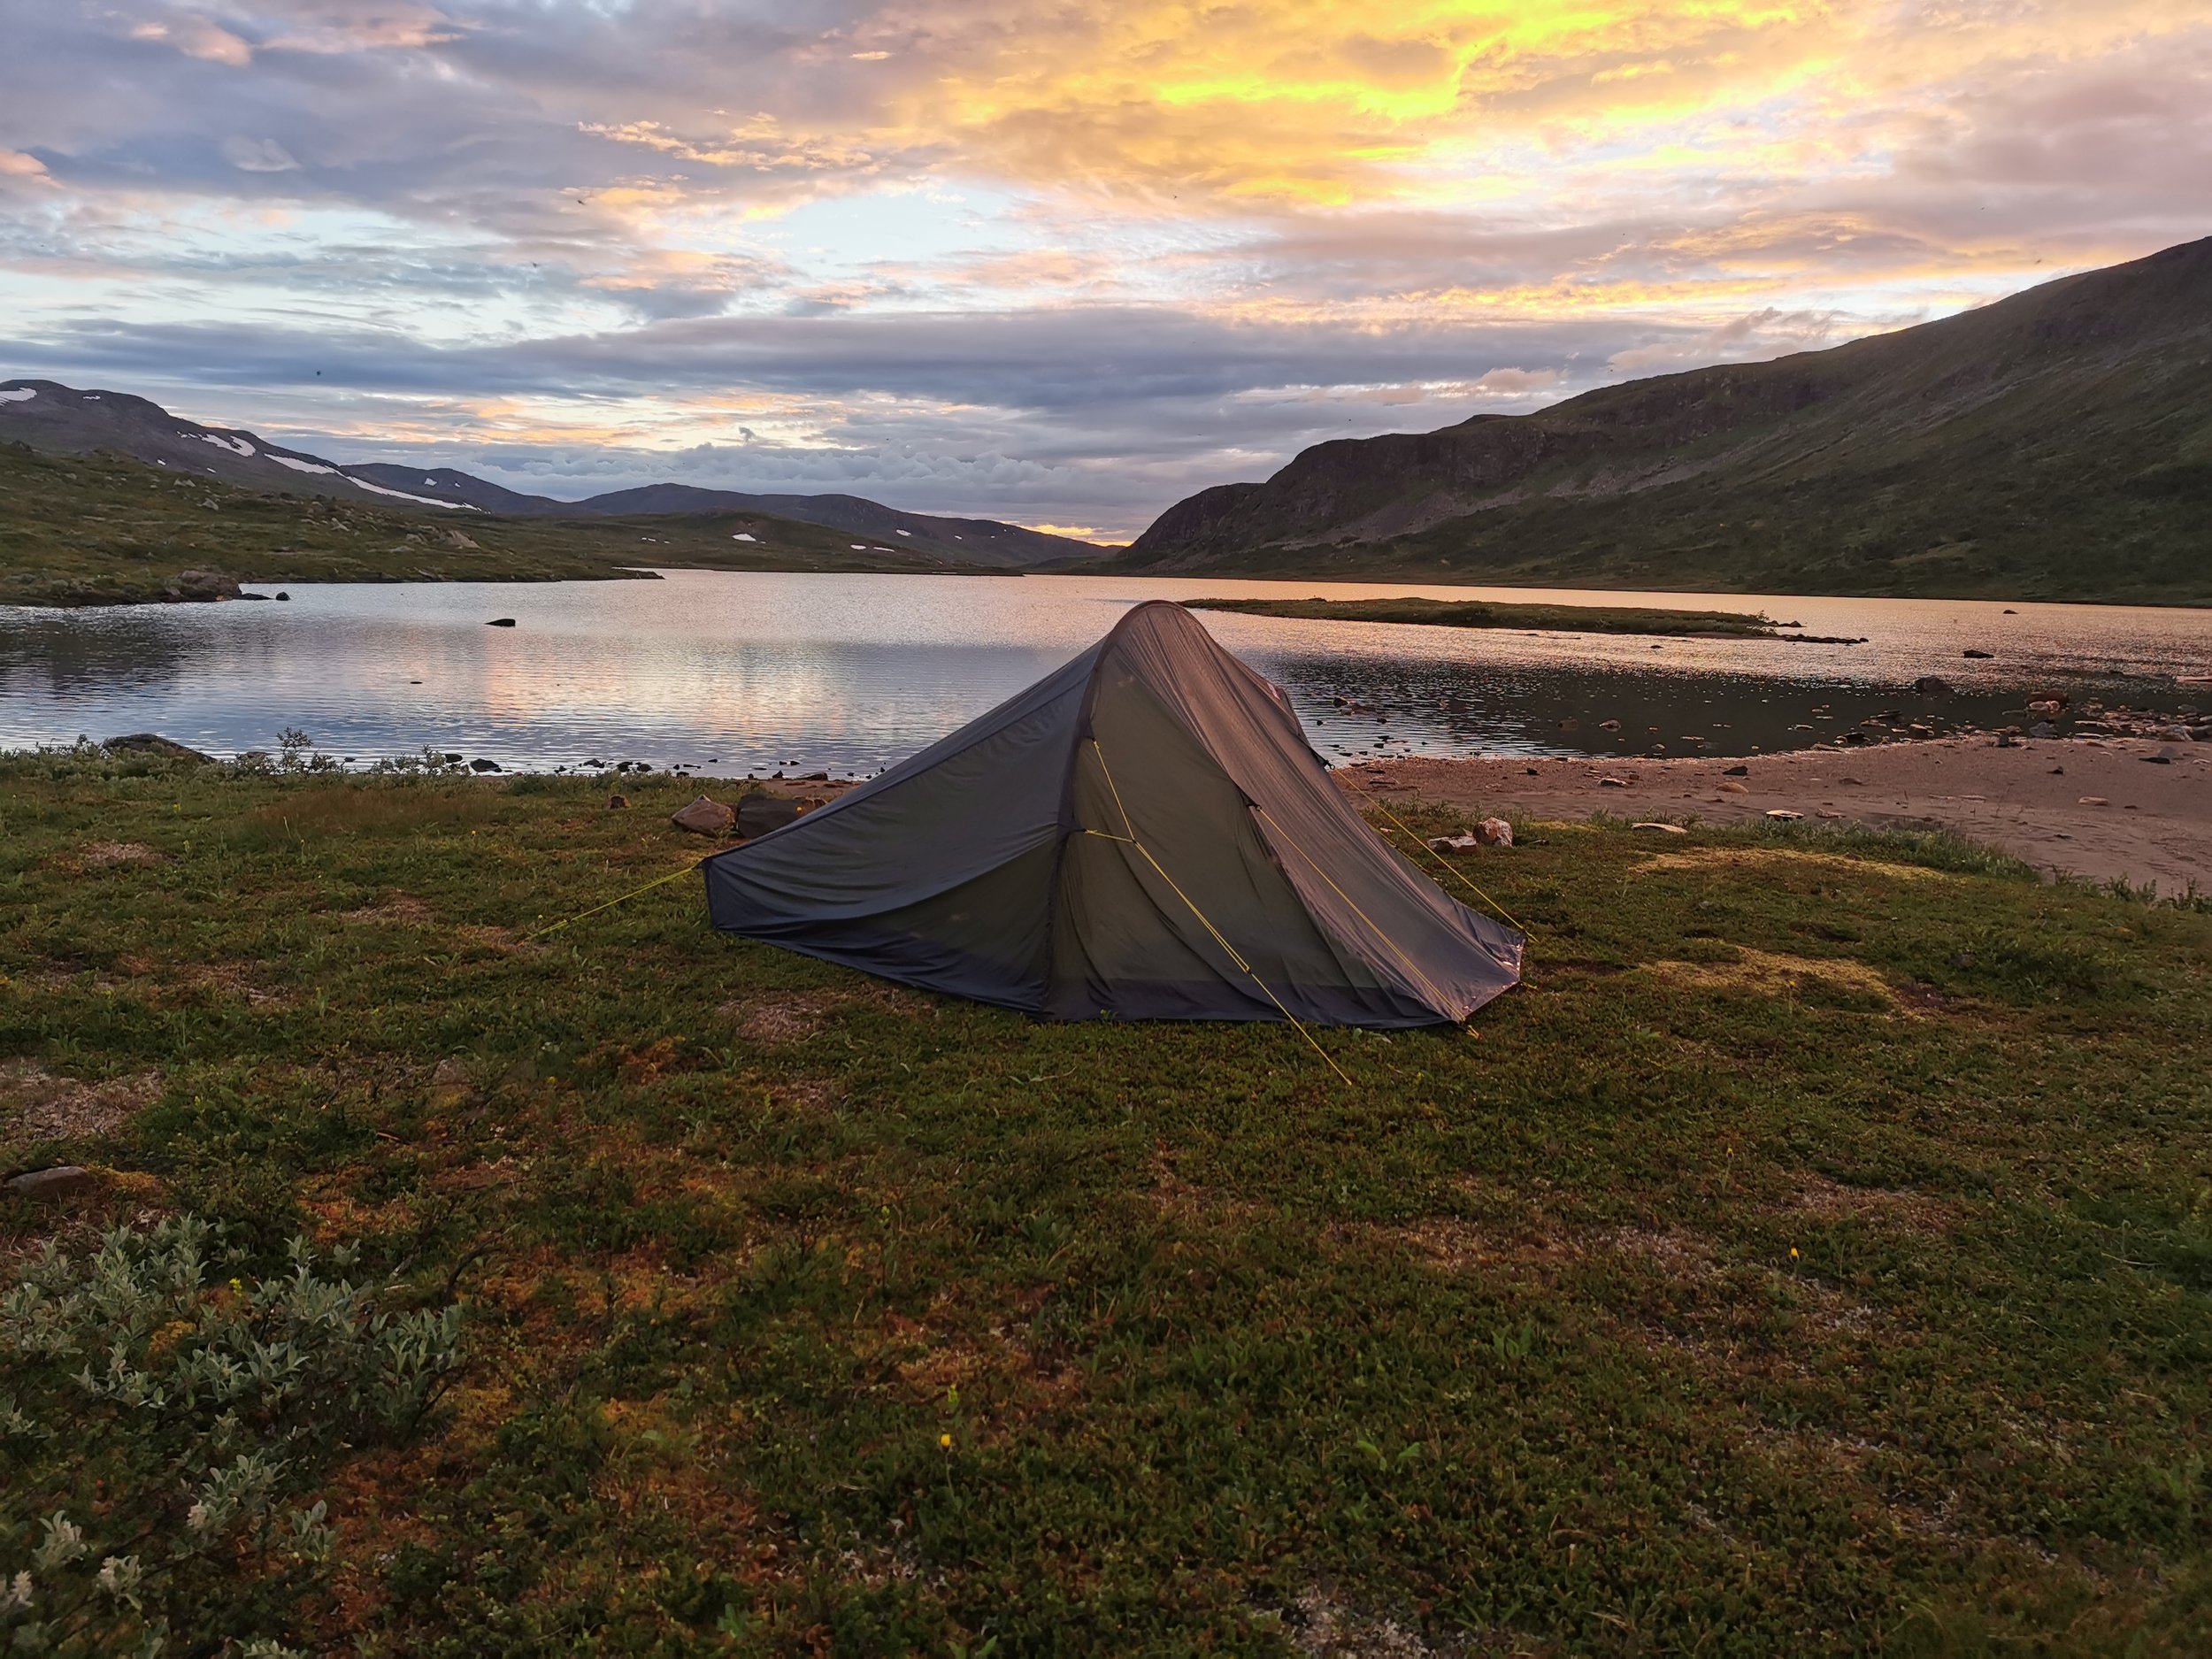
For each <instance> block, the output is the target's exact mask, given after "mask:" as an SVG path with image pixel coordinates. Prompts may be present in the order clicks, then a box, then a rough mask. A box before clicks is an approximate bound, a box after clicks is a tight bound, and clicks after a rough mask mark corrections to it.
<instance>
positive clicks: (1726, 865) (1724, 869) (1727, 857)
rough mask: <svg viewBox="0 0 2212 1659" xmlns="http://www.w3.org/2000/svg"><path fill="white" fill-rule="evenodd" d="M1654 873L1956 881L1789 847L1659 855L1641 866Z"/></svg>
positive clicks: (1915, 868) (1913, 867)
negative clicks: (1796, 873)
mask: <svg viewBox="0 0 2212 1659" xmlns="http://www.w3.org/2000/svg"><path fill="white" fill-rule="evenodd" d="M1640 868H1641V869H1644V870H1646V871H1651V870H1694V871H1700V872H1706V873H1708V874H1712V875H1731V876H1733V875H1747V874H1753V873H1756V872H1760V871H1769V872H1771V871H1777V870H1803V871H1807V872H1818V873H1820V874H1824V875H1861V876H1881V877H1884V878H1886V879H1889V880H1892V881H1956V880H1958V879H1960V878H1959V877H1957V876H1955V875H1953V874H1952V873H1951V872H1949V871H1947V870H1929V869H1924V868H1923V867H1922V866H1921V865H1919V864H1885V863H1883V862H1882V861H1880V860H1879V859H1875V858H1853V857H1850V856H1847V855H1846V854H1843V853H1807V852H1797V851H1794V850H1793V849H1790V848H1786V847H1693V848H1690V849H1686V850H1685V851H1682V852H1678V853H1659V854H1655V856H1652V857H1649V858H1647V859H1646V860H1645V861H1644V862H1643V864H1641V866H1640Z"/></svg>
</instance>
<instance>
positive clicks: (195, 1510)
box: [184, 1503, 208, 1532]
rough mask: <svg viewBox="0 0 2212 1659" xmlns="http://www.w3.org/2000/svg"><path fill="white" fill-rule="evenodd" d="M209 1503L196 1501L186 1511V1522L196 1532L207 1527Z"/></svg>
mask: <svg viewBox="0 0 2212 1659" xmlns="http://www.w3.org/2000/svg"><path fill="white" fill-rule="evenodd" d="M207 1520H208V1516H207V1505H205V1504H204V1503H196V1504H194V1505H193V1506H192V1507H191V1509H188V1510H187V1511H186V1512H185V1517H184V1524H185V1525H187V1526H188V1527H190V1528H191V1529H192V1530H193V1531H194V1532H204V1531H205V1530H206V1529H207Z"/></svg>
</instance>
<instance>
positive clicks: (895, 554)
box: [0, 443, 964, 605]
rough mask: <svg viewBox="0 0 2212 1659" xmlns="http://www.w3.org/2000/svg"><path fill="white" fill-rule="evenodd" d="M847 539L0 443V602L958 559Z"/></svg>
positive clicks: (803, 530) (712, 518)
mask: <svg viewBox="0 0 2212 1659" xmlns="http://www.w3.org/2000/svg"><path fill="white" fill-rule="evenodd" d="M740 535H743V536H745V537H747V538H749V539H748V540H746V541H739V540H738V539H737V538H738V537H739V536H740ZM852 540H853V538H852V537H851V536H850V535H849V534H846V533H845V532H843V531H841V530H827V529H824V528H823V527H821V526H818V525H810V524H801V523H799V522H797V521H796V520H795V519H790V518H773V517H771V516H769V515H767V514H764V513H754V512H678V513H645V514H638V515H634V516H627V517H605V518H581V517H580V518H500V517H496V516H495V515H493V514H490V513H476V512H441V513H438V514H436V515H435V516H434V517H432V516H427V515H426V514H425V513H424V512H422V511H383V510H380V509H378V508H373V507H364V506H361V505H359V504H357V503H353V502H346V501H336V500H332V499H330V498H328V497H326V496H321V495H286V494H282V493H280V492H277V491H273V490H261V489H247V488H241V487H240V486H238V485H235V484H228V483H225V482H223V481H221V480H218V479H212V478H199V477H193V476H190V475H188V474H183V473H180V472H170V471H166V470H165V469H163V468H160V467H156V466H149V465H146V464H145V463H143V462H142V461H137V460H134V459H132V458H131V457H128V456H125V455H119V454H116V453H114V452H113V451H102V452H100V453H97V454H93V455H45V454H41V453H39V452H38V451H36V450H34V449H29V448H28V447H27V446H26V445H23V444H20V443H0V604H8V605H96V604H128V603H139V602H142V601H149V600H159V599H161V598H163V597H164V596H165V595H169V594H173V593H182V594H183V595H184V596H186V597H200V598H210V597H213V596H214V595H213V593H212V592H211V591H207V590H206V587H205V584H204V583H193V582H190V581H186V580H182V579H184V578H185V577H187V575H188V573H190V572H201V573H213V574H216V575H219V576H220V577H222V578H225V579H227V580H229V581H231V582H232V583H236V582H240V581H246V582H257V583H273V582H318V581H319V582H386V581H425V580H428V581H472V582H485V581H588V580H597V579H615V578H621V577H634V576H637V575H640V574H643V573H646V572H649V570H650V569H651V568H652V567H654V566H662V567H670V568H672V567H677V566H681V567H685V568H689V569H700V570H766V571H903V572H912V571H916V570H926V569H940V570H952V569H957V568H964V567H956V566H952V565H944V564H942V563H941V561H935V560H931V559H926V558H923V557H918V556H916V555H914V554H910V553H905V552H902V551H899V550H897V549H875V550H871V549H868V548H866V547H862V548H858V549H856V548H855V547H854V546H853V545H852ZM196 588H197V589H199V591H194V590H195V589H196Z"/></svg>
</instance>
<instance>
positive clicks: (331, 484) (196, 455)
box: [0, 380, 1100, 570]
mask: <svg viewBox="0 0 2212 1659" xmlns="http://www.w3.org/2000/svg"><path fill="white" fill-rule="evenodd" d="M10 441H12V442H19V443H22V444H25V445H27V446H28V447H29V448H31V449H36V450H40V451H42V452H44V453H47V454H52V455H90V454H94V453H96V452H97V451H100V450H111V451H113V452H115V453H116V454H119V455H123V456H128V457H132V458H133V459H134V460H138V461H142V462H145V463H147V464H148V465H153V466H157V467H160V468H162V469H164V470H166V471H169V472H177V473H180V474H189V475H192V476H195V477H199V478H211V479H217V480H221V481H222V482H224V483H227V484H233V485H236V486H239V487H241V488H247V489H258V490H265V491H273V492H277V493H280V494H283V495H323V496H328V497H331V498H334V499H336V500H340V501H348V502H352V503H356V504H357V505H360V506H364V507H375V508H378V509H380V510H382V511H403V512H412V513H427V514H432V515H437V516H452V517H454V518H455V519H456V522H464V523H465V522H466V521H467V520H468V519H470V518H473V517H474V516H475V515H477V514H480V513H492V514H497V515H500V516H502V517H506V518H564V519H573V518H621V519H624V520H629V519H634V518H642V517H655V518H657V517H661V516H664V515H668V514H681V515H697V514H701V513H705V514H725V515H727V514H739V515H749V516H752V517H758V516H761V515H764V514H765V515H768V516H771V517H773V518H779V519H783V520H787V521H793V522H796V523H801V524H810V525H814V526H818V527H820V528H824V529H828V530H834V531H839V532H842V533H844V534H846V535H847V536H848V537H853V536H859V537H864V538H867V541H868V542H870V543H880V544H881V545H879V546H874V545H868V544H865V543H864V545H863V546H860V547H853V546H852V545H851V543H850V541H848V542H847V544H846V550H848V551H849V552H853V553H868V554H870V555H872V556H874V555H881V554H890V555H894V556H898V555H913V556H916V557H917V562H918V563H919V564H921V565H940V564H956V565H993V566H996V567H999V568H1002V569H1006V570H1040V569H1045V568H1048V567H1055V566H1060V567H1064V566H1067V565H1077V564H1081V563H1083V562H1086V561H1087V560H1091V559H1094V558H1096V557H1098V555H1099V553H1100V549H1098V548H1096V547H1094V546H1093V545H1092V544H1091V543H1089V542H1087V541H1075V540H1073V539H1072V538H1071V537H1067V536H1056V535H1048V534H1045V533H1044V532H1042V531H1039V530H1031V529H1027V528H1025V527H1024V526H1021V525H1016V524H1004V523H1001V522H999V521H998V520H996V519H989V518H939V517H935V516H933V515H931V514H928V513H910V512H902V511H899V510H898V509H896V508H894V507H887V506H885V505H883V504H882V503H879V502H873V501H869V500H867V499H865V498H864V497H862V496H858V495H749V494H745V493H743V492H741V491H736V490H713V489H700V488H695V487H693V486H690V485H687V484H649V485H645V486H642V487H641V488H635V489H624V490H616V491H613V492H611V493H609V494H605V495H594V496H590V497H588V498H587V499H585V500H582V501H560V500H557V499H555V498H554V497H552V496H549V495H528V494H526V493H524V492H521V491H518V490H511V489H508V488H504V487H503V486H502V485H498V484H495V483H492V482H491V481H490V480H488V479H481V478H477V477H475V476H473V475H472V474H470V473H467V472H456V471H454V470H453V469H451V468H447V467H431V468H422V467H412V466H400V465H396V464H393V463H388V462H370V463H367V464H364V465H342V464H340V463H338V462H334V461H329V460H326V459H325V458H323V457H321V456H318V455H311V454H309V453H307V452H306V451H304V450H300V449H289V448H288V447H286V446H285V445H283V444H278V443H272V442H269V441H268V440H267V439H265V438H263V437H261V436H259V435H258V434H255V433H252V432H248V431H244V430H242V429H238V428H234V427H227V426H202V425H201V424H200V423H199V422H197V421H194V420H187V419H184V418H183V417H181V416H179V415H173V414H172V413H170V412H169V411H167V410H165V409H164V408H163V407H162V406H161V405H160V404H158V403H153V402H150V400H148V399H146V398H143V397H136V396H132V395H131V394H129V393H127V392H112V391H81V390H79V389H78V388H74V387H69V386H64V385H62V384H60V383H59V382H58V381H54V380H6V381H0V442H10Z"/></svg>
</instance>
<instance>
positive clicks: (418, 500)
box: [324, 467, 477, 512]
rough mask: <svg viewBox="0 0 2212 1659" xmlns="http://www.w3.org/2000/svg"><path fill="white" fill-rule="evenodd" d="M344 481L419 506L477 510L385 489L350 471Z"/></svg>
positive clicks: (457, 502) (428, 497) (334, 469)
mask: <svg viewBox="0 0 2212 1659" xmlns="http://www.w3.org/2000/svg"><path fill="white" fill-rule="evenodd" d="M324 470H325V471H326V472H334V471H336V470H337V469H336V468H334V467H326V468H325V469H324ZM346 482H347V483H349V484H351V485H352V486H353V487H354V488H357V489H365V490H369V491H372V492H373V493H374V494H376V495H389V496H390V497H391V498H392V499H393V500H394V501H411V502H413V503H415V504H416V505H417V506H419V507H444V508H447V509H452V508H455V507H460V508H464V509H465V510H466V511H470V512H474V511H477V509H475V508H474V507H471V506H470V505H469V504H468V503H466V502H465V501H439V500H437V499H436V498H435V497H434V496H430V495H409V494H408V493H407V492H406V491H405V490H403V489H387V488H384V486H383V485H381V484H372V483H370V482H369V480H367V479H365V478H356V477H354V476H353V475H352V474H351V473H348V474H346Z"/></svg>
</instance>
